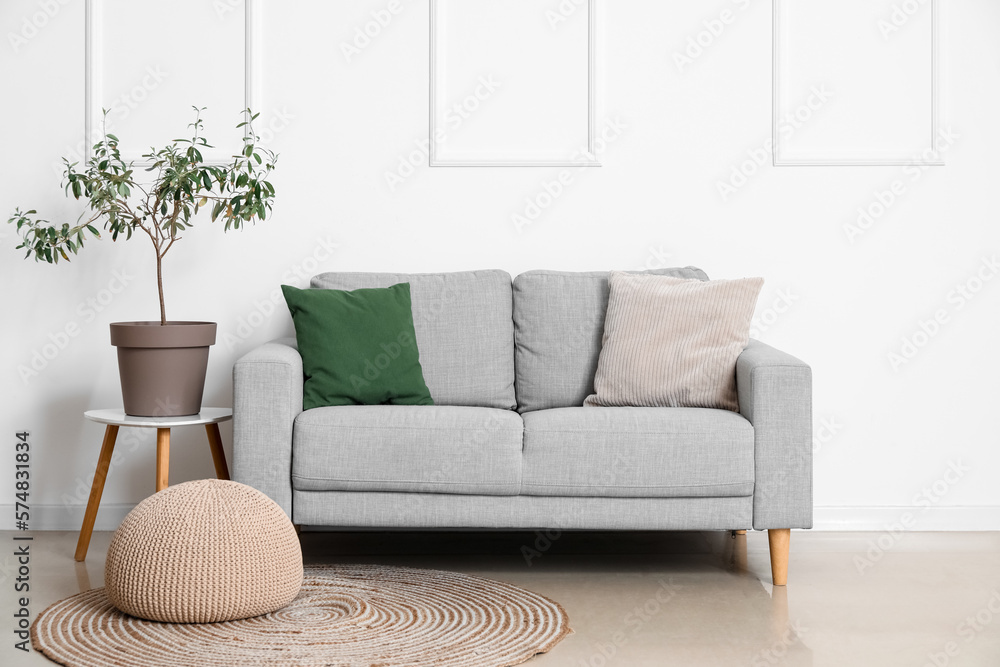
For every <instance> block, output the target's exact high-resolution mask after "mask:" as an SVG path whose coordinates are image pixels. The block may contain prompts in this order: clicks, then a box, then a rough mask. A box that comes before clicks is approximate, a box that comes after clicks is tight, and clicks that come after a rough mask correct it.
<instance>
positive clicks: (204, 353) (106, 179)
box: [8, 107, 277, 416]
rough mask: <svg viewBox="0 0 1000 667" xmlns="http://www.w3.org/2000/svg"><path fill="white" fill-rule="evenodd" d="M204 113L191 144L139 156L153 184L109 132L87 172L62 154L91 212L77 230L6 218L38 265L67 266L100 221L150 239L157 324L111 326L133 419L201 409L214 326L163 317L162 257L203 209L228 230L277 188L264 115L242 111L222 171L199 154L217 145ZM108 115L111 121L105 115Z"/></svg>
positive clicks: (268, 203)
mask: <svg viewBox="0 0 1000 667" xmlns="http://www.w3.org/2000/svg"><path fill="white" fill-rule="evenodd" d="M203 110H204V109H199V108H197V107H194V111H195V119H194V122H193V123H191V124H190V125H188V127H190V128H192V134H193V136H192V137H191V138H190V139H175V140H174V141H173V142H172V143H170V144H168V145H167V146H165V147H164V148H161V149H159V150H156V149H154V148H151V149H150V152H149V153H147V154H145V155H143V158H144V159H146V160H148V163H147V166H146V171H147V172H152V175H151V180H149V181H148V182H145V183H140V182H139V180H137V179H136V175H135V169H136V167H135V164H134V163H133V162H128V163H126V162H125V161H123V160H122V157H121V154H120V152H119V150H118V137H116V136H115V135H113V134H109V133H108V132H107V131H106V129H105V130H104V132H103V138H102V139H101V141H100V142H99V143H97V144H95V145H94V147H93V155H92V156H91V157H90V158H89V159H88V160H87V161H86V164H85V167H84V169H83V170H82V171H80V170H78V169H77V164H78V163H76V162H70V161H69V160H68V159H66V158H63V162H64V163H65V165H66V167H65V171H64V177H63V178H64V183H65V189H66V194H67V195H69V194H72V195H73V197H75V198H76V199H80V198H86V200H87V209H88V210H87V211H85V212H84V214H82V215H81V216H80V219H79V220H77V224H76V225H69V224H65V223H64V224H57V223H50V222H48V221H46V220H41V219H39V218H37V217H36V216H37V213H36V211H34V210H29V211H23V212H22V211H21V210H20V209H17V210H15V212H14V214H13V215H12V216H11V217H10V219H9V220H8V222H9V223H11V224H15V225H16V226H17V230H18V233H19V234H20V236H21V244H20V245H19V246H17V247H18V248H19V249H22V248H23V249H26V250H27V254H26V255H25V258H27V257H31V256H32V255H34V258H35V260H36V261H44V262H48V263H50V264H56V263H58V262H59V260H60V259H63V260H66V261H69V259H70V255H76V254H77V252H78V251H79V250H80V248H82V247H83V244H84V240H85V238H86V237H87V236H88V235H92V236H94V237H97V238H100V237H101V234H100V232H99V231H98V229H97V227H95V224H102V225H103V227H104V229H105V230H107V231H109V232H110V233H111V240H112V241H116V240H118V239H119V238H120V237H124V238H125V239H131V238H132V236H133V235H135V236H145V237H147V238H149V240H150V242H151V243H152V246H153V250H154V255H155V257H156V288H157V293H158V295H159V301H160V320H159V321H158V322H115V323H112V324H111V344H112V345H114V346H116V347H117V348H118V369H119V373H120V376H121V385H122V398H123V400H124V403H125V412H126V414H129V415H137V416H177V415H190V414H195V413H197V412H199V411H200V409H201V399H202V393H203V391H204V387H205V374H206V371H207V369H208V350H209V346H210V345H213V344H214V343H215V333H216V324H215V323H214V322H184V321H170V320H167V310H166V305H165V303H164V300H163V258H164V257H165V256H166V254H167V253H168V252H169V251H170V249H171V248H173V246H174V243H176V242H177V241H179V240H180V239H181V233H182V232H183V231H184V230H185V229H187V228H188V227H190V226H191V225H192V224H193V222H192V221H193V219H194V217H195V216H196V215H197V214H198V213H199V211H201V210H202V209H204V208H208V207H211V214H212V215H211V217H212V220H213V221H215V220H217V219H219V218H221V219H222V220H223V221H224V222H225V229H226V231H228V230H229V229H230V228H235V229H239V228H240V227H241V226H245V225H246V224H247V223H253V222H256V221H257V220H258V219H260V220H264V219H266V217H267V214H268V212H270V211H271V207H272V203H273V200H274V186H273V185H271V183H270V182H269V181H268V180H267V179H268V176H269V175H270V173H271V171H272V170H273V169H274V167H275V162H276V161H277V156H276V155H275V154H274V153H273V152H271V151H269V150H267V149H264V148H259V147H258V146H257V141H258V137H257V135H256V134H255V133H254V131H253V121H254V119H256V118H257V116H258V115H259V114H254V113H252V112H251V110H250V109H246V110H245V111H243V114H244V120H243V121H242V122H241V123H239V125H237V127H246V130H245V134H244V139H243V150H242V151H241V153H240V154H239V155H234V156H233V159H232V162H231V163H227V164H225V165H223V166H217V165H212V164H207V163H206V162H205V160H204V158H203V157H202V153H201V150H202V149H204V148H211V146H210V145H209V144H208V141H206V140H205V138H204V137H202V136H201V133H202V130H203V123H202V120H201V112H202V111H203ZM104 116H105V122H106V120H107V111H105V112H104ZM105 128H106V124H105ZM88 214H89V217H88ZM85 218H86V219H85Z"/></svg>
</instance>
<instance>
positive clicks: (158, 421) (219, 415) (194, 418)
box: [83, 408, 233, 428]
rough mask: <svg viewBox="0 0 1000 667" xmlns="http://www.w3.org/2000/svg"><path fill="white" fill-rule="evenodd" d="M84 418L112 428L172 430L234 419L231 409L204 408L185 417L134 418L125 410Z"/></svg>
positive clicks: (93, 413) (89, 413)
mask: <svg viewBox="0 0 1000 667" xmlns="http://www.w3.org/2000/svg"><path fill="white" fill-rule="evenodd" d="M83 416H84V417H86V418H87V419H89V420H91V421H95V422H98V423H101V424H111V425H112V426H138V427H140V428H172V427H174V426H198V425H203V424H218V423H220V422H224V421H229V420H230V419H232V418H233V411H232V409H230V408H202V409H201V412H199V413H198V414H196V415H186V416H183V417H133V416H132V415H127V414H125V410H123V409H121V408H118V409H116V410H87V411H86V412H84V413H83Z"/></svg>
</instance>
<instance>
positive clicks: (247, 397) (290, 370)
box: [233, 338, 304, 517]
mask: <svg viewBox="0 0 1000 667" xmlns="http://www.w3.org/2000/svg"><path fill="white" fill-rule="evenodd" d="M303 382H304V378H303V375H302V357H300V356H299V351H298V349H297V348H296V346H295V339H294V338H282V339H279V340H275V341H272V342H270V343H266V344H264V345H261V346H260V347H258V348H255V349H254V350H251V351H250V352H248V353H247V354H246V355H244V356H243V357H241V358H240V359H239V360H238V361H237V362H236V365H235V366H233V479H234V480H235V481H237V482H242V483H243V484H248V485H250V486H252V487H254V488H255V489H257V490H259V491H262V492H263V493H265V494H267V496H268V497H270V498H271V499H272V500H274V501H275V502H276V503H278V505H280V506H281V509H283V510H285V514H287V515H288V516H289V517H291V516H292V427H293V425H294V423H295V418H296V417H297V416H298V415H299V413H300V412H302V385H303Z"/></svg>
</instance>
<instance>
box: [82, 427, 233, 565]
mask: <svg viewBox="0 0 1000 667" xmlns="http://www.w3.org/2000/svg"><path fill="white" fill-rule="evenodd" d="M83 416H84V417H86V418H87V419H89V420H91V421H95V422H98V423H100V424H107V428H106V429H105V430H104V444H103V445H101V455H100V457H99V458H98V459H97V471H96V472H95V473H94V483H93V484H92V485H91V487H90V500H88V501H87V512H86V513H85V514H84V515H83V527H82V528H80V539H79V541H78V542H77V543H76V560H77V561H82V560H84V559H86V558H87V549H88V548H89V547H90V537H91V535H92V534H93V532H94V521H95V520H96V519H97V510H98V508H99V507H100V505H101V494H102V493H103V492H104V481H105V480H106V479H107V477H108V469H109V468H110V467H111V455H112V454H113V453H114V451H115V440H116V439H117V438H118V429H119V428H120V427H122V426H135V427H138V428H155V429H156V490H157V491H162V490H163V489H165V488H167V483H168V478H169V474H170V473H169V471H170V429H171V428H173V427H174V426H204V427H205V431H206V432H207V433H208V446H209V448H210V449H211V450H212V460H213V461H214V462H215V474H216V476H217V477H218V478H219V479H229V467H228V466H227V465H226V452H225V450H223V449H222V436H221V434H220V433H219V424H220V423H222V422H224V421H229V420H230V419H232V418H233V411H232V410H230V409H229V408H202V409H201V412H199V413H198V414H196V415H187V416H185V417H132V416H130V415H127V414H125V411H124V410H89V411H87V412H85V413H83Z"/></svg>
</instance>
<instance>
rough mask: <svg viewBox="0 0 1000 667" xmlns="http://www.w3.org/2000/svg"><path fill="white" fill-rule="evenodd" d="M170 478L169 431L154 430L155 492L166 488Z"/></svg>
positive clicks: (167, 429)
mask: <svg viewBox="0 0 1000 667" xmlns="http://www.w3.org/2000/svg"><path fill="white" fill-rule="evenodd" d="M169 478H170V429H169V428H158V429H156V490H157V491H162V490H163V489H165V488H167V485H168V484H169Z"/></svg>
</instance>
